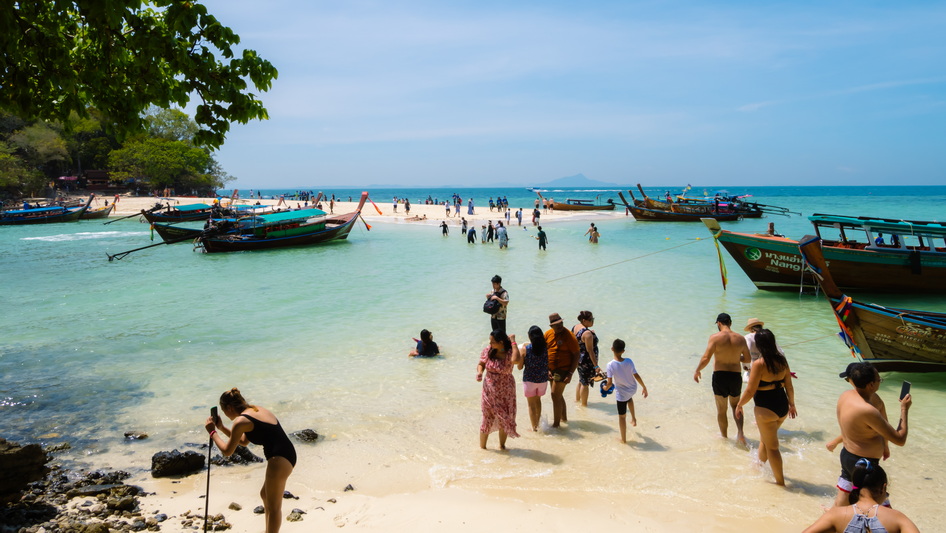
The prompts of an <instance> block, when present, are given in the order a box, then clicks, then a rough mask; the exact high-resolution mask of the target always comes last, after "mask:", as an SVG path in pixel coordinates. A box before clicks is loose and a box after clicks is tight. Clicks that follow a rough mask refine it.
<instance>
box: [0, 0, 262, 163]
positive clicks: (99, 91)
mask: <svg viewBox="0 0 946 533" xmlns="http://www.w3.org/2000/svg"><path fill="white" fill-rule="evenodd" d="M0 35H3V38H2V39H0V52H2V53H0V108H5V109H6V110H8V111H10V112H12V113H13V114H15V115H18V116H21V117H23V118H28V119H48V120H59V121H62V122H65V121H66V120H67V119H68V117H69V115H70V113H73V112H75V113H78V114H79V115H80V116H86V112H87V109H88V108H89V107H94V108H95V109H97V110H98V111H100V112H101V113H103V114H104V115H105V116H107V117H108V121H107V123H108V124H111V125H112V126H111V127H114V128H116V133H119V134H126V133H133V132H139V131H142V130H144V129H145V128H146V124H145V123H144V119H143V118H142V115H143V112H144V111H146V110H147V109H148V108H149V107H150V106H151V105H155V106H158V107H160V108H170V107H173V106H174V105H177V106H181V107H183V106H185V105H186V104H187V103H188V102H189V100H190V98H191V97H192V96H196V97H197V98H199V99H200V100H201V103H200V104H199V105H198V106H197V108H196V113H195V117H194V120H195V121H196V122H197V124H198V126H199V129H198V131H197V132H196V134H195V135H194V142H195V143H196V144H198V145H202V146H208V147H212V148H216V147H219V146H220V145H221V144H223V141H224V139H225V137H226V133H227V131H229V129H230V123H231V122H240V123H244V124H245V123H246V122H248V121H250V120H253V119H266V118H268V115H267V112H266V109H265V108H264V107H263V104H262V102H261V101H260V100H259V99H257V97H256V95H255V94H253V93H251V92H248V91H247V82H246V79H247V78H248V79H249V80H250V81H251V82H252V83H253V85H254V86H255V87H256V89H257V90H259V91H267V90H269V88H270V86H271V83H272V80H273V79H275V78H276V76H277V72H276V69H275V67H273V65H272V64H271V63H270V62H269V61H266V60H265V59H262V58H260V57H259V56H257V54H256V52H255V51H253V50H243V51H242V54H241V55H240V56H239V57H237V56H236V54H235V53H234V50H233V47H234V46H235V45H237V44H239V42H240V37H239V36H238V35H237V34H235V33H234V32H233V30H231V29H230V28H228V27H226V26H224V25H222V24H221V23H220V22H219V21H217V19H216V18H215V17H214V16H213V15H211V14H209V13H208V12H207V8H206V7H205V6H203V5H201V4H199V3H197V2H189V1H180V0H72V1H66V0H45V1H40V2H9V1H3V2H0ZM218 54H219V56H220V57H219V58H218V57H217V55H218Z"/></svg>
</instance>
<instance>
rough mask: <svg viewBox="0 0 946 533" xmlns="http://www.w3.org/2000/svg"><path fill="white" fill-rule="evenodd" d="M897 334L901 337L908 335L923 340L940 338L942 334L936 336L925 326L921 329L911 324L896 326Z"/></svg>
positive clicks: (931, 329)
mask: <svg viewBox="0 0 946 533" xmlns="http://www.w3.org/2000/svg"><path fill="white" fill-rule="evenodd" d="M897 333H899V334H901V335H909V336H911V337H922V338H924V339H934V338H937V337H940V338H942V336H943V335H942V334H939V335H937V334H936V333H935V332H934V331H933V328H931V327H929V326H927V327H925V328H924V327H923V326H920V325H917V324H911V323H909V322H907V323H904V324H901V325H899V326H897Z"/></svg>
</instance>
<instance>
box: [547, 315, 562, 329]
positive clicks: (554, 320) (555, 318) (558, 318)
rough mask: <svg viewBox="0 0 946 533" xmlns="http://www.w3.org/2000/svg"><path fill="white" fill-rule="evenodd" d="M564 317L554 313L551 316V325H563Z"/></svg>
mask: <svg viewBox="0 0 946 533" xmlns="http://www.w3.org/2000/svg"><path fill="white" fill-rule="evenodd" d="M561 323H562V317H561V316H560V315H559V314H558V313H552V314H551V315H549V325H550V326H554V325H555V324H561Z"/></svg>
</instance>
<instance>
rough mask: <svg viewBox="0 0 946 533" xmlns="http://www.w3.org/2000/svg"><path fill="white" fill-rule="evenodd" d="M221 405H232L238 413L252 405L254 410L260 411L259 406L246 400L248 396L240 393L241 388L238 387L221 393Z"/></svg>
mask: <svg viewBox="0 0 946 533" xmlns="http://www.w3.org/2000/svg"><path fill="white" fill-rule="evenodd" d="M220 407H230V408H232V409H234V410H235V411H236V412H238V413H242V412H243V411H246V410H247V409H248V408H250V407H252V408H253V410H254V411H259V407H256V406H255V405H250V404H249V403H247V402H246V398H244V397H243V395H242V394H240V389H238V388H236V387H233V388H232V389H230V390H228V391H227V392H225V393H223V394H221V395H220Z"/></svg>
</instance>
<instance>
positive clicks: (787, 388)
mask: <svg viewBox="0 0 946 533" xmlns="http://www.w3.org/2000/svg"><path fill="white" fill-rule="evenodd" d="M755 344H756V347H757V348H758V349H759V352H761V353H762V357H760V358H758V359H756V360H755V361H753V363H752V367H751V368H750V370H749V383H748V385H746V390H744V391H743V392H742V397H740V398H739V403H738V404H737V406H736V417H738V418H742V416H743V412H742V406H743V405H745V404H747V403H749V399H750V398H752V399H753V400H755V423H756V425H757V426H758V427H759V461H761V462H763V463H765V462H766V461H769V463H770V464H771V465H772V473H773V474H774V475H775V484H776V485H782V486H784V485H785V475H784V474H783V473H782V453H781V452H780V451H779V449H778V428H780V427H781V426H782V422H785V418H786V417H791V418H795V417H796V416H797V415H798V413H797V412H796V411H795V389H794V387H793V386H792V370H791V368H789V367H788V361H787V360H786V359H785V356H784V355H782V354H781V353H780V352H779V350H778V347H777V346H776V344H775V335H773V334H772V332H771V331H769V330H767V329H763V330H761V331H759V332H758V333H756V334H755Z"/></svg>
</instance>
